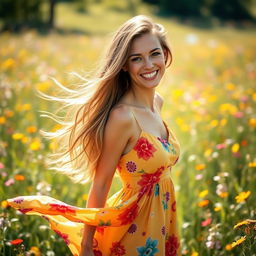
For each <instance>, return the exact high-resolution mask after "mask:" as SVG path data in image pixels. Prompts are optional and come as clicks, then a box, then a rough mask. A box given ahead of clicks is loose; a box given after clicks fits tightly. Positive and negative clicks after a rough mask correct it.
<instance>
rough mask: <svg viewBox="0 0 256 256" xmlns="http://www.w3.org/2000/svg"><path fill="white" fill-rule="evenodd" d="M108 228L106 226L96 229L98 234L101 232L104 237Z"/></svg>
mask: <svg viewBox="0 0 256 256" xmlns="http://www.w3.org/2000/svg"><path fill="white" fill-rule="evenodd" d="M105 228H106V226H98V227H96V230H97V232H99V233H100V234H102V235H104V229H105Z"/></svg>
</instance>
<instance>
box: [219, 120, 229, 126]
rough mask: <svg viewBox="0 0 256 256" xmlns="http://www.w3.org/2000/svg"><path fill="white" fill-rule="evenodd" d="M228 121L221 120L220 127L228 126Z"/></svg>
mask: <svg viewBox="0 0 256 256" xmlns="http://www.w3.org/2000/svg"><path fill="white" fill-rule="evenodd" d="M227 122H228V121H227V119H226V118H222V119H221V120H220V125H221V126H225V125H226V124H227Z"/></svg>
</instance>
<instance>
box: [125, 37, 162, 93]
mask: <svg viewBox="0 0 256 256" xmlns="http://www.w3.org/2000/svg"><path fill="white" fill-rule="evenodd" d="M123 69H124V70H125V71H127V72H129V74H130V77H131V81H132V86H139V87H145V88H154V87H156V86H157V85H158V84H159V82H160V80H161V78H162V76H163V74H164V72H165V51H164V50H163V49H162V47H161V44H160V42H159V40H158V38H157V36H155V35H153V34H151V33H147V34H144V35H142V36H140V37H138V38H135V39H134V41H133V42H132V45H131V50H130V52H129V54H128V60H127V62H126V65H125V66H124V68H123Z"/></svg>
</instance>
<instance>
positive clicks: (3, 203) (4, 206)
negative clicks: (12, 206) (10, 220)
mask: <svg viewBox="0 0 256 256" xmlns="http://www.w3.org/2000/svg"><path fill="white" fill-rule="evenodd" d="M1 206H2V208H7V206H8V202H7V201H6V200H4V201H2V202H1Z"/></svg>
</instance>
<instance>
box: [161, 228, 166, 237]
mask: <svg viewBox="0 0 256 256" xmlns="http://www.w3.org/2000/svg"><path fill="white" fill-rule="evenodd" d="M165 232H166V228H165V226H163V227H162V228H161V233H162V235H165Z"/></svg>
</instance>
